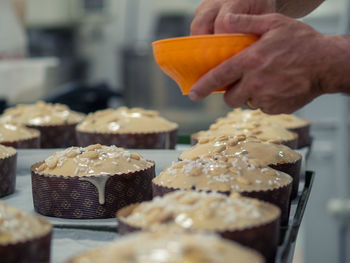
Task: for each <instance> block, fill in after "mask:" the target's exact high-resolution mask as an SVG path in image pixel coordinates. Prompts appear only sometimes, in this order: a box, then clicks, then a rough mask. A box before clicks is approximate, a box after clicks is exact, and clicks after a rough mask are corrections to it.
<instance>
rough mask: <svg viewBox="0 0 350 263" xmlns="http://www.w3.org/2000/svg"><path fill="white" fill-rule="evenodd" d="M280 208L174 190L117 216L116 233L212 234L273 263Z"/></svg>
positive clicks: (234, 196) (261, 203)
mask: <svg viewBox="0 0 350 263" xmlns="http://www.w3.org/2000/svg"><path fill="white" fill-rule="evenodd" d="M279 217H280V209H278V207H276V206H274V205H272V204H269V203H266V202H262V201H259V200H256V199H253V198H247V197H241V196H240V195H239V194H233V195H231V196H229V197H228V196H225V195H222V194H219V193H205V192H194V191H176V192H174V193H170V194H167V195H165V196H163V197H162V198H159V197H158V198H155V199H153V200H152V201H150V202H143V203H140V204H134V205H131V206H128V207H124V208H123V209H121V210H120V211H119V212H118V213H117V218H118V223H119V228H118V230H119V232H120V233H122V234H124V233H128V232H130V230H131V231H137V230H142V231H152V232H158V231H159V232H164V231H171V232H179V231H193V232H197V231H200V232H202V231H205V232H214V233H217V234H220V235H221V236H223V237H225V238H227V239H230V240H233V241H236V242H238V243H240V244H242V245H244V246H247V247H250V248H253V249H255V250H257V251H258V252H260V253H261V254H262V255H264V256H265V258H266V260H267V262H273V259H274V257H275V254H276V249H277V246H278V235H279Z"/></svg>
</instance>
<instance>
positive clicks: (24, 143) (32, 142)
mask: <svg viewBox="0 0 350 263" xmlns="http://www.w3.org/2000/svg"><path fill="white" fill-rule="evenodd" d="M0 144H2V145H5V146H11V147H13V148H16V149H38V148H40V135H38V136H37V137H34V138H30V139H25V140H18V141H4V142H0Z"/></svg>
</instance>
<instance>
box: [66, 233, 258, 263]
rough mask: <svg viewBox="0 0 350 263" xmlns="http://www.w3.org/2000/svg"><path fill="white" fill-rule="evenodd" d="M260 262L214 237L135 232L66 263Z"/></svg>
mask: <svg viewBox="0 0 350 263" xmlns="http://www.w3.org/2000/svg"><path fill="white" fill-rule="evenodd" d="M233 259H234V262H239V263H263V262H264V260H263V258H262V256H261V255H260V254H259V253H257V252H255V251H253V250H251V249H248V248H245V247H243V246H241V245H239V244H236V243H234V242H229V241H225V240H224V239H221V238H219V237H217V236H215V235H208V234H189V233H182V234H181V233H170V232H163V233H160V232H158V233H138V234H133V235H130V236H128V237H124V238H122V239H119V240H116V241H114V242H113V243H111V244H110V245H108V246H106V247H102V248H97V249H93V250H91V251H88V252H85V253H82V254H81V255H78V256H76V257H74V258H73V259H71V260H70V261H68V263H136V262H144V263H146V262H149V263H150V262H152V263H227V262H233V261H232V260H233Z"/></svg>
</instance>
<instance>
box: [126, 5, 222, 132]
mask: <svg viewBox="0 0 350 263" xmlns="http://www.w3.org/2000/svg"><path fill="white" fill-rule="evenodd" d="M200 2H201V1H199V0H195V1H188V0H187V1H183V0H179V1H164V0H163V1H162V0H132V1H131V0H120V3H121V5H120V6H121V7H124V12H122V11H121V12H120V13H123V14H124V15H123V17H124V24H125V27H124V29H123V30H124V34H123V35H124V37H123V39H124V42H122V43H121V50H122V55H121V62H122V65H121V68H122V71H121V72H122V74H121V76H122V87H124V96H125V102H126V104H127V105H128V106H132V107H136V106H137V107H145V108H153V109H157V110H159V111H160V112H161V113H162V115H164V116H166V117H167V118H169V119H170V120H173V121H175V122H178V123H180V124H181V125H180V133H181V134H190V133H192V132H194V131H198V130H199V129H207V128H208V125H209V123H211V122H213V120H214V119H216V118H217V117H219V116H222V115H224V114H225V112H226V111H227V110H228V108H227V107H226V106H225V104H224V102H223V100H222V96H221V95H215V96H210V97H209V98H207V99H205V100H204V101H202V102H196V103H194V102H192V101H190V100H189V99H188V97H187V96H182V95H181V93H180V90H179V89H178V87H177V84H176V83H175V82H174V81H173V80H171V79H170V78H169V77H167V76H166V75H165V74H164V73H163V72H161V70H160V69H159V68H158V66H157V65H156V63H155V61H154V58H153V54H152V47H151V42H152V41H154V40H158V39H163V38H169V37H179V36H186V35H188V34H189V30H190V24H191V21H192V17H193V13H194V11H195V8H196V7H197V6H198V4H199V3H200Z"/></svg>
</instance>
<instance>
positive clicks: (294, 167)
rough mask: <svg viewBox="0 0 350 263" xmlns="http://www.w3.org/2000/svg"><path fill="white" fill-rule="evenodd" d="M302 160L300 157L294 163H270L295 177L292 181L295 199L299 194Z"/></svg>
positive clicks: (292, 193) (292, 195) (274, 167)
mask: <svg viewBox="0 0 350 263" xmlns="http://www.w3.org/2000/svg"><path fill="white" fill-rule="evenodd" d="M301 161H302V159H301V158H300V159H299V160H297V161H296V162H294V163H284V164H270V165H269V167H271V168H273V169H275V170H278V171H281V172H284V173H286V174H289V175H290V176H291V177H292V178H293V183H292V192H291V199H292V200H293V199H295V198H296V197H297V195H298V190H299V189H298V188H299V177H300V169H301Z"/></svg>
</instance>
